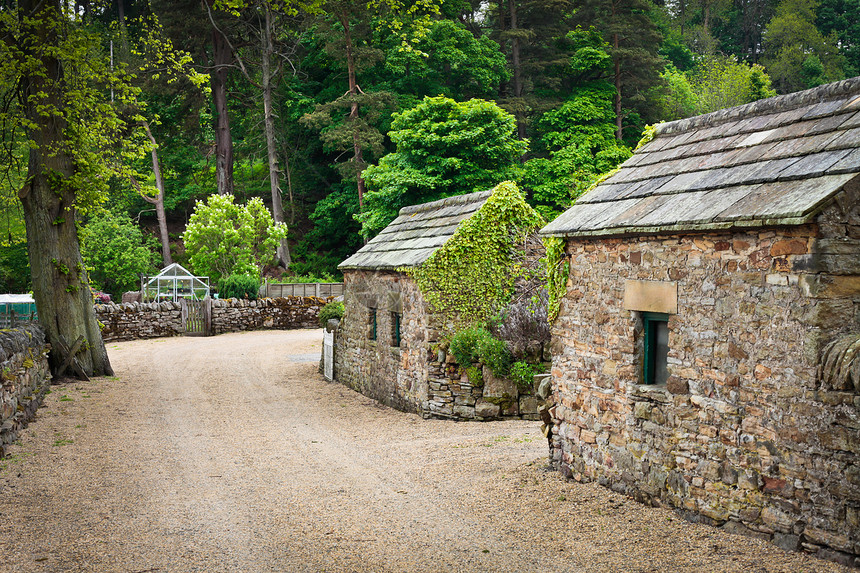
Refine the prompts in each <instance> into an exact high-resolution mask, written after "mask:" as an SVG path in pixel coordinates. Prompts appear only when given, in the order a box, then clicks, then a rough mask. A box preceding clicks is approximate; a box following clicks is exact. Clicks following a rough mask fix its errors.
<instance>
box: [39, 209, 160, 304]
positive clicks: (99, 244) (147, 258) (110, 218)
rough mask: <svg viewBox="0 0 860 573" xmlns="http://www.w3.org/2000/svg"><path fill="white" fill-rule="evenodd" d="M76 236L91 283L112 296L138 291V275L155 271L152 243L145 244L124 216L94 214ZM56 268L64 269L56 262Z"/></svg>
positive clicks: (111, 212) (146, 242)
mask: <svg viewBox="0 0 860 573" xmlns="http://www.w3.org/2000/svg"><path fill="white" fill-rule="evenodd" d="M79 236H80V240H81V255H82V256H83V259H84V263H85V264H86V266H87V271H88V273H89V277H90V281H91V282H92V283H93V285H95V286H97V287H99V288H101V290H104V291H106V292H109V293H111V294H112V295H114V296H119V295H121V294H122V293H123V292H125V291H129V290H138V289H139V288H140V277H139V275H140V274H150V273H152V271H153V270H155V264H154V263H155V254H154V252H153V248H157V245H155V244H153V241H152V239H150V240H149V241H147V240H145V239H144V236H143V233H142V232H141V230H140V227H138V226H137V225H135V224H134V221H132V220H131V218H130V217H129V216H128V215H126V214H125V213H120V212H116V211H110V210H106V209H105V210H100V211H98V212H95V213H93V214H92V215H91V217H90V218H89V220H88V221H87V222H86V223H85V224H84V225H82V226H81V229H80V231H79ZM55 266H57V267H58V268H60V267H63V266H64V265H62V264H61V263H59V262H57V263H55ZM61 272H62V270H61ZM68 272H69V269H68V268H66V273H68Z"/></svg>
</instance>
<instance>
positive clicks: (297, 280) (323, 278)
mask: <svg viewBox="0 0 860 573" xmlns="http://www.w3.org/2000/svg"><path fill="white" fill-rule="evenodd" d="M339 282H343V279H341V280H337V279H335V278H334V277H333V276H332V275H330V274H328V273H322V274H321V275H296V276H292V277H288V276H284V277H281V278H279V279H277V280H270V281H269V284H312V283H339Z"/></svg>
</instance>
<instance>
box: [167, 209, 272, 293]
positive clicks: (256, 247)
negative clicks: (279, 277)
mask: <svg viewBox="0 0 860 573" xmlns="http://www.w3.org/2000/svg"><path fill="white" fill-rule="evenodd" d="M233 201H234V200H233V196H232V195H211V196H210V197H209V199H208V200H207V201H206V202H205V203H204V202H202V201H198V202H197V205H196V206H195V207H194V213H192V214H191V218H190V220H189V222H188V226H187V227H186V229H185V233H183V234H182V239H183V241H184V242H185V250H186V252H187V253H188V256H189V261H190V262H191V266H192V268H193V269H194V271H195V272H196V273H198V274H202V275H208V276H209V279H210V280H211V281H218V280H219V279H220V278H221V277H223V276H229V275H243V274H244V275H253V276H260V274H261V272H262V269H263V266H265V265H267V264H270V263H272V262H274V259H275V255H276V249H277V246H278V243H279V241H280V240H281V239H282V238H284V237H285V236H286V233H287V227H286V225H283V224H280V223H277V224H276V223H275V222H274V221H273V220H272V214H271V213H270V212H269V210H268V209H266V207H265V205H263V202H262V201H261V200H260V199H259V198H256V197H255V198H253V199H251V200H250V201H248V203H247V204H245V205H236V204H235V203H234V202H233Z"/></svg>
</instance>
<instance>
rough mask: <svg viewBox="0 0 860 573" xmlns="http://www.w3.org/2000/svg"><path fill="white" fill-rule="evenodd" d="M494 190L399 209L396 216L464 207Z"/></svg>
mask: <svg viewBox="0 0 860 573" xmlns="http://www.w3.org/2000/svg"><path fill="white" fill-rule="evenodd" d="M494 190H495V187H493V188H492V189H488V190H487V191H477V192H475V193H466V194H465V195H454V196H452V197H445V198H444V199H437V200H436V201H431V202H429V203H422V204H420V205H409V206H407V207H403V208H401V209H400V212H399V213H398V214H399V215H414V214H415V213H421V212H423V211H432V210H435V209H439V208H441V207H451V206H453V205H466V204H468V203H474V202H476V201H479V200H481V199H485V198H487V197H489V196H490V195H492V194H493V191H494Z"/></svg>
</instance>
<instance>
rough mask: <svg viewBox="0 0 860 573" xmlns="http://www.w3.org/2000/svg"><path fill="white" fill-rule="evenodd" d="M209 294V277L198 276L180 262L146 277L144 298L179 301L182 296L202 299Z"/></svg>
mask: <svg viewBox="0 0 860 573" xmlns="http://www.w3.org/2000/svg"><path fill="white" fill-rule="evenodd" d="M207 296H209V277H196V276H194V275H193V274H191V273H190V272H189V271H188V270H187V269H186V268H185V267H183V266H182V265H180V264H179V263H173V264H172V265H168V266H166V267H164V268H163V269H161V272H160V273H158V274H157V275H156V276H154V277H151V278H148V279H144V283H143V298H144V300H154V301H159V302H163V301H167V300H171V301H173V302H176V301H178V300H179V299H181V298H190V299H194V300H201V299H204V298H206V297H207Z"/></svg>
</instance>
